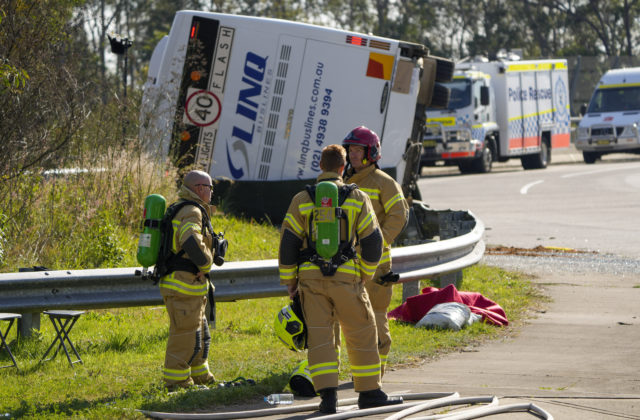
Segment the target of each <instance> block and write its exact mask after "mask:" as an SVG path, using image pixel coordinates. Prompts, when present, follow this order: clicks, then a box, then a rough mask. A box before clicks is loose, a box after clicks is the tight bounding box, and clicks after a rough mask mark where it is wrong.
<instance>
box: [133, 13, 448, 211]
mask: <svg viewBox="0 0 640 420" xmlns="http://www.w3.org/2000/svg"><path fill="white" fill-rule="evenodd" d="M452 74H453V63H452V62H451V61H449V60H445V59H440V58H434V57H432V56H429V54H428V49H427V48H426V47H425V46H423V45H420V44H413V43H408V42H402V41H398V40H393V39H387V38H381V37H377V36H372V35H364V34H358V33H354V32H349V31H343V30H336V29H330V28H325V27H320V26H315V25H310V24H304V23H297V22H290V21H284V20H278V19H269V18H257V17H248V16H237V15H228V14H218V13H207V12H196V11H181V12H178V13H177V14H176V16H175V19H174V22H173V25H172V27H171V30H170V33H169V35H168V36H165V37H164V38H163V39H162V40H161V41H160V42H159V43H158V45H157V46H156V48H155V50H154V52H153V55H152V58H151V61H150V64H149V72H148V79H147V82H146V84H145V87H144V96H143V104H142V107H143V112H142V116H141V139H142V140H143V141H144V142H146V143H147V144H149V145H150V146H151V148H154V147H155V150H158V152H159V153H160V154H161V155H162V156H164V157H166V156H167V155H170V156H172V157H173V158H174V159H175V160H176V161H177V162H178V164H179V165H180V166H182V167H184V166H190V165H191V166H195V167H198V168H201V169H203V170H205V171H207V172H208V173H209V174H211V176H212V178H214V179H216V180H218V181H219V180H221V179H226V180H229V181H230V182H219V183H218V185H217V188H216V192H215V194H216V195H217V196H218V197H224V201H223V205H225V206H226V207H225V208H226V209H227V210H230V211H234V210H236V211H239V212H242V213H245V214H246V215H248V216H253V217H263V216H264V215H267V216H269V217H270V218H271V219H272V221H273V222H274V223H278V220H279V219H281V218H282V217H284V213H285V211H286V206H287V205H288V203H289V201H290V198H291V197H292V196H293V195H294V194H295V193H296V192H298V191H300V190H301V189H302V188H303V187H304V185H305V184H309V183H313V182H314V181H315V178H316V177H317V176H318V175H319V173H320V166H319V160H320V152H321V150H322V148H323V147H325V146H327V145H329V144H335V143H337V144H341V143H342V140H343V138H344V137H345V136H346V134H347V133H349V132H350V131H351V130H352V129H353V128H355V127H357V126H360V125H365V126H367V127H369V128H370V129H372V130H374V131H375V132H376V133H377V134H378V135H379V136H380V138H381V146H382V159H381V161H380V163H381V167H382V169H383V170H385V171H387V172H388V173H390V174H391V175H392V176H393V177H394V178H395V179H397V180H398V181H399V182H400V183H403V181H406V180H407V179H409V180H414V181H415V178H416V175H415V174H416V173H417V171H418V169H419V167H418V164H419V157H420V149H421V134H419V132H420V131H421V128H422V127H423V125H424V119H423V118H421V117H416V109H417V108H418V109H419V110H420V111H419V112H418V113H417V114H418V115H424V107H426V106H429V105H430V104H431V105H432V106H433V105H436V106H445V105H446V103H447V100H448V91H447V89H445V88H442V87H441V86H439V85H438V84H437V83H436V81H449V80H451V76H452ZM436 79H437V80H436ZM156 142H159V145H160V146H159V147H157V146H154V145H155V144H157V143H156ZM415 146H417V147H415ZM404 184H405V185H406V184H407V183H406V182H404ZM414 184H415V182H414ZM416 193H417V188H414V189H413V194H414V195H415V194H416ZM405 194H407V191H405Z"/></svg>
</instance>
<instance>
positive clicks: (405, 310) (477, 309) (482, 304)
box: [387, 284, 509, 326]
mask: <svg viewBox="0 0 640 420" xmlns="http://www.w3.org/2000/svg"><path fill="white" fill-rule="evenodd" d="M445 302H459V303H464V304H465V305H467V306H468V307H469V309H471V312H473V313H474V314H478V315H481V316H482V320H483V321H485V322H488V323H490V324H493V325H498V326H503V325H508V324H509V321H508V320H507V315H506V314H505V313H504V309H502V307H501V306H500V305H498V304H497V303H495V302H494V301H492V300H489V299H487V298H486V297H484V296H482V295H481V294H480V293H476V292H459V291H458V289H456V287H455V286H454V285H453V284H450V285H448V286H447V287H445V288H443V289H438V288H437V287H425V288H424V289H422V294H420V295H417V296H412V297H410V298H408V299H407V301H406V302H405V303H403V304H402V305H400V306H398V307H397V308H395V309H394V310H392V311H391V312H389V313H388V314H387V316H388V318H389V319H396V320H398V321H404V322H410V323H412V324H415V323H416V322H418V321H420V320H421V319H422V317H423V316H425V315H426V314H427V312H429V310H430V309H431V308H433V307H434V306H435V305H437V304H439V303H445Z"/></svg>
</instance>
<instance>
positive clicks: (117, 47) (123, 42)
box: [107, 35, 133, 55]
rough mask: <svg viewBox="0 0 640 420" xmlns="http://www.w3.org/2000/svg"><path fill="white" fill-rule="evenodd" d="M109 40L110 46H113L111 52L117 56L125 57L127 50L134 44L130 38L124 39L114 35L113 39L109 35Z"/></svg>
mask: <svg viewBox="0 0 640 420" xmlns="http://www.w3.org/2000/svg"><path fill="white" fill-rule="evenodd" d="M107 38H109V44H111V52H112V53H114V54H117V55H123V54H126V53H127V50H128V49H129V47H131V45H132V44H133V42H132V41H130V40H129V38H122V37H120V36H118V35H114V36H113V37H112V36H110V35H107Z"/></svg>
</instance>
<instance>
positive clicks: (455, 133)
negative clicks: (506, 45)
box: [421, 60, 571, 173]
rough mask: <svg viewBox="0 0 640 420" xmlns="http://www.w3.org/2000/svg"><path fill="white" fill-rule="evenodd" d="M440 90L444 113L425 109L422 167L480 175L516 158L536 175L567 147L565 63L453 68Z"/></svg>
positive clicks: (480, 64)
mask: <svg viewBox="0 0 640 420" xmlns="http://www.w3.org/2000/svg"><path fill="white" fill-rule="evenodd" d="M445 86H447V87H449V89H450V91H451V97H450V100H449V107H448V108H447V109H427V127H426V132H425V136H424V141H423V145H424V151H423V155H422V159H421V165H422V166H433V165H435V164H436V162H439V161H440V162H441V161H444V162H445V164H450V165H458V167H459V168H460V171H461V172H463V173H466V172H482V173H484V172H489V171H491V167H492V164H493V162H494V161H496V160H497V161H499V162H505V161H507V160H509V159H510V158H520V160H521V162H522V167H523V168H524V169H540V168H545V167H546V166H547V164H548V163H549V162H550V160H551V150H552V149H556V148H564V147H568V146H569V143H570V134H571V124H570V123H571V121H570V118H571V117H570V114H569V90H568V86H569V85H568V81H567V62H566V60H523V61H494V62H485V61H477V62H464V63H458V64H457V65H456V72H455V74H454V77H453V80H452V81H451V82H449V83H445Z"/></svg>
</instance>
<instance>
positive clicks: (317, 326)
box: [278, 145, 402, 413]
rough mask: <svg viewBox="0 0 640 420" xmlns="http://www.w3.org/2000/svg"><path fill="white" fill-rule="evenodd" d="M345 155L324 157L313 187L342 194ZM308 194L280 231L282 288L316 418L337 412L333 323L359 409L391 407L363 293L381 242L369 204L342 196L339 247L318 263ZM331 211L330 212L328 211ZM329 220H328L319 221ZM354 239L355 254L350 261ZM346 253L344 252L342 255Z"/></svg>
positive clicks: (357, 194) (299, 197)
mask: <svg viewBox="0 0 640 420" xmlns="http://www.w3.org/2000/svg"><path fill="white" fill-rule="evenodd" d="M345 164H346V152H345V150H344V148H343V147H342V146H340V145H330V146H327V147H325V148H324V149H323V150H322V155H321V158H320V168H321V169H322V171H323V172H322V174H321V175H320V176H319V177H318V180H317V181H318V184H317V185H318V186H319V185H320V184H321V183H322V182H325V181H329V182H331V183H334V184H335V185H336V186H337V187H338V188H339V189H340V191H341V192H342V191H344V190H345V188H344V183H343V182H342V177H341V175H340V174H341V173H342V171H343V170H344V166H345ZM311 194H312V193H311V192H310V191H309V190H307V191H302V192H300V193H298V194H296V195H295V196H294V197H293V199H292V201H291V204H290V205H289V208H288V210H287V213H286V216H285V219H284V222H283V224H282V230H281V237H280V250H279V256H278V258H279V270H280V282H281V284H284V285H287V289H288V291H289V295H290V297H291V298H293V297H294V296H295V295H296V294H299V296H300V300H301V303H302V311H303V314H304V320H305V323H306V325H307V327H308V329H307V333H308V335H307V345H308V369H309V374H310V376H311V378H312V380H313V385H314V387H315V390H317V392H318V393H319V394H320V397H321V399H322V401H321V403H320V406H319V410H320V412H322V413H335V412H336V409H337V387H338V360H337V356H336V352H335V350H334V336H333V321H334V319H338V320H339V321H340V323H341V325H342V329H343V331H344V335H345V338H346V344H347V351H348V354H349V360H350V363H351V371H352V375H353V378H354V388H355V391H356V392H358V393H360V396H359V399H358V405H359V406H360V408H368V407H377V406H382V405H389V404H397V403H400V402H402V400H401V399H393V398H389V397H388V396H387V395H386V394H385V393H384V392H383V391H382V390H381V389H380V388H381V382H380V369H381V368H380V357H379V356H378V351H377V333H376V326H375V321H374V315H373V310H372V308H371V303H370V302H369V298H368V297H367V292H366V290H365V289H364V284H363V282H364V281H367V280H370V279H371V278H372V277H373V275H374V273H375V270H376V266H377V264H378V261H379V259H380V256H381V253H382V234H381V233H380V229H379V227H378V222H377V220H376V217H375V214H374V212H373V208H372V207H371V200H370V199H369V197H368V196H367V194H365V193H363V192H362V191H360V190H358V189H354V187H351V188H348V192H347V193H346V194H345V195H344V197H346V198H344V197H343V199H344V201H343V204H341V209H342V210H343V212H338V211H337V210H336V214H337V213H341V214H344V216H345V220H339V223H340V226H341V230H340V240H341V243H343V244H344V243H347V244H349V246H348V247H341V254H339V255H337V258H336V259H334V258H333V257H332V258H331V259H329V260H328V259H326V258H325V257H321V256H319V255H318V253H317V252H316V250H315V249H314V246H313V243H314V238H316V236H317V234H318V232H319V228H318V227H317V226H316V225H314V217H316V215H318V214H320V212H319V211H318V212H317V213H316V209H317V207H315V204H314V203H316V204H317V202H315V201H314V199H313V198H312V197H311ZM334 208H335V207H334ZM324 214H325V215H328V216H331V214H333V213H324ZM356 239H359V243H360V253H359V255H356V254H355V249H354V245H355V241H356ZM347 248H350V249H347ZM335 261H338V263H335V264H334V262H335Z"/></svg>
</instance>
